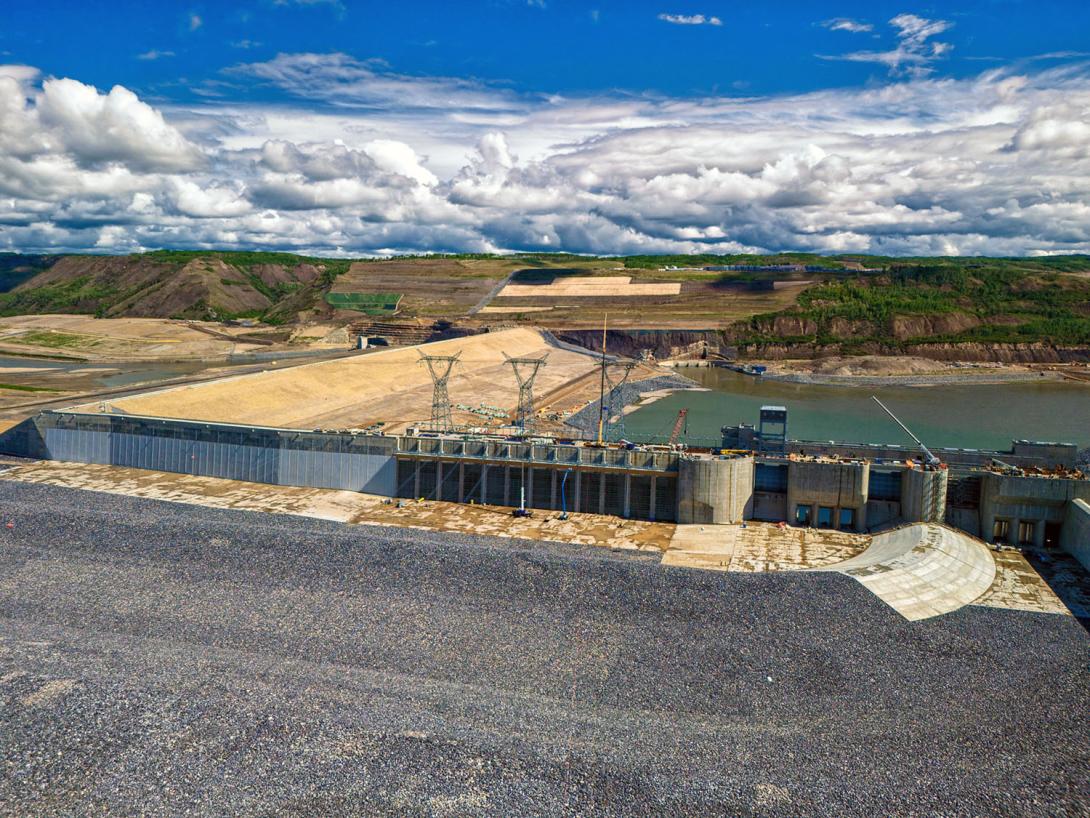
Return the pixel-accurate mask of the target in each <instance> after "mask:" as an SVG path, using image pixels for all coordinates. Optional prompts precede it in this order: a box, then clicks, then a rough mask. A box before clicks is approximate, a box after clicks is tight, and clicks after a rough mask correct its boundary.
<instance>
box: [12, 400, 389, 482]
mask: <svg viewBox="0 0 1090 818" xmlns="http://www.w3.org/2000/svg"><path fill="white" fill-rule="evenodd" d="M20 426H21V427H23V428H20V429H18V430H11V431H13V432H14V434H12V435H11V436H8V435H6V434H5V435H4V436H3V437H2V439H0V446H2V448H3V450H4V451H7V452H9V453H15V454H21V455H23V456H31V457H39V458H45V459H50V460H63V461H69V462H74V463H100V464H108V465H114V466H127V467H130V468H136V469H151V470H156V471H169V472H177V473H179V474H193V475H200V476H204V477H222V478H226V479H230V480H246V481H250V482H255V483H271V484H275V485H282V486H315V487H317V488H335V489H346V490H349V491H361V492H366V493H368V494H379V495H383V496H388V497H393V496H395V490H396V482H395V481H396V466H395V461H394V457H393V454H394V451H395V448H396V440H395V439H393V438H383V437H376V436H370V435H352V434H348V433H340V434H326V433H313V432H295V431H291V430H282V429H266V428H261V427H252V428H251V427H233V426H224V425H219V424H207V423H198V422H192V421H176V420H169V421H167V420H162V421H161V420H151V419H145V418H132V417H127V416H123V415H64V414H60V413H55V414H44V415H40V416H38V417H37V418H33V419H31V420H29V421H26V422H25V423H23V424H20ZM13 449H18V451H12V450H13Z"/></svg>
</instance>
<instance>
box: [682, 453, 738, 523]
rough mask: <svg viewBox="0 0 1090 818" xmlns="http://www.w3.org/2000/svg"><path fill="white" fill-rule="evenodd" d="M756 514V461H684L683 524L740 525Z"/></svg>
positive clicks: (730, 458) (718, 459)
mask: <svg viewBox="0 0 1090 818" xmlns="http://www.w3.org/2000/svg"><path fill="white" fill-rule="evenodd" d="M752 515H753V458H752V457H719V458H714V459H699V460H698V459H693V458H682V460H681V461H680V463H679V464H678V522H679V523H683V524H685V523H740V522H741V521H742V520H745V519H749V518H750V517H752Z"/></svg>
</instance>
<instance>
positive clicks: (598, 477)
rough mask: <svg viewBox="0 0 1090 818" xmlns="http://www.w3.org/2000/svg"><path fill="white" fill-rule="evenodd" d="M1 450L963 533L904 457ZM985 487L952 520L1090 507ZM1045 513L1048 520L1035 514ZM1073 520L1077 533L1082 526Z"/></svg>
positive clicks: (377, 445) (224, 431) (87, 434)
mask: <svg viewBox="0 0 1090 818" xmlns="http://www.w3.org/2000/svg"><path fill="white" fill-rule="evenodd" d="M0 451H3V452H4V453H7V454H13V455H18V456H23V457H33V458H38V459H51V460H62V461H71V462H79V463H100V464H109V465H115V466H127V467H131V468H139V469H151V470H157V471H168V472H177V473H181V474H194V475H201V476H209V477H223V478H229V479H236V480H246V481H252V482H260V483H270V484H277V485H294V486H314V487H320V488H333V489H344V490H349V491H360V492H366V493H369V494H375V495H379V496H384V497H390V498H421V497H422V498H425V499H433V500H444V501H449V502H461V503H481V504H490V505H498V506H509V507H517V506H519V505H525V506H526V507H527V508H534V509H543V510H558V511H559V510H566V511H572V512H589V513H596V514H609V515H615V516H618V517H626V518H632V519H640V520H656V521H667V522H679V523H683V524H684V523H700V524H722V523H738V522H741V521H743V520H763V521H769V522H787V523H789V524H792V525H802V526H813V527H817V528H829V529H839V530H845V531H855V532H865V531H875V530H882V529H885V528H889V527H891V526H895V525H899V524H903V523H912V522H925V523H935V522H943V521H946V522H951V521H950V519H949V516H950V511H951V507H950V506H949V505H948V502H947V499H948V498H947V493H948V486H949V480H950V474H949V472H948V471H947V470H946V469H945V468H924V467H921V466H919V465H915V464H906V463H905V462H903V461H902V462H897V463H892V462H891V463H870V462H866V461H841V460H835V459H828V458H802V457H801V456H799V455H794V454H787V455H767V454H759V453H727V454H720V453H715V452H690V451H686V450H683V449H679V448H673V449H671V448H669V447H664V446H639V445H630V446H618V445H610V446H595V445H592V444H588V443H585V442H581V441H556V440H549V439H533V438H530V439H518V438H504V437H499V436H494V437H489V436H482V435H434V434H406V435H385V434H381V433H364V432H353V431H320V430H306V429H284V428H275V427H264V426H242V425H236V424H222V423H208V422H201V421H189V420H179V419H175V418H155V417H135V416H131V415H117V414H103V413H94V412H79V411H74V410H67V411H55V412H45V413H42V414H40V415H38V416H36V417H33V418H30V419H28V420H26V421H24V422H23V423H21V424H19V425H18V426H15V427H13V428H12V429H9V430H8V431H6V432H5V433H3V435H0ZM974 479H976V480H977V481H978V483H979V484H980V489H979V490H980V494H979V499H978V505H977V508H976V513H975V517H974V515H973V514H971V513H970V510H969V509H966V508H963V507H957V508H954V509H953V511H954V512H955V517H956V519H957V520H960V521H961V523H962V525H961V526H958V527H960V528H962V529H963V530H968V531H969V533H972V534H977V532H979V531H980V530H983V529H984V528H985V527H986V526H988V525H992V524H993V521H994V520H1000V521H1002V520H1004V519H1006V518H1005V517H1003V516H1002V515H1003V514H1006V513H1011V512H1009V511H1008V504H1009V503H1010V502H1013V500H1014V499H1017V498H1013V499H1012V498H1011V497H1009V496H1008V494H1009V493H1010V492H1011V491H1015V490H1017V491H1021V492H1022V493H1023V494H1027V493H1029V492H1030V488H1031V487H1032V488H1033V490H1034V492H1035V493H1036V499H1035V500H1034V502H1035V503H1036V504H1037V505H1033V504H1028V503H1029V499H1031V498H1024V499H1026V503H1023V505H1022V507H1021V510H1020V511H1018V513H1019V514H1020V515H1021V516H1020V517H1018V520H1019V524H1018V526H1016V527H1015V528H1016V529H1018V530H1023V531H1025V530H1029V528H1028V526H1029V525H1030V522H1031V520H1032V521H1033V523H1032V524H1033V528H1032V530H1033V531H1034V532H1038V531H1040V532H1041V533H1042V535H1043V534H1045V533H1048V534H1050V535H1052V534H1055V536H1057V537H1058V536H1060V534H1061V533H1062V532H1063V531H1065V530H1066V528H1065V526H1066V525H1067V520H1068V517H1069V516H1070V514H1069V504H1070V501H1071V500H1072V499H1079V498H1081V499H1084V500H1085V499H1086V498H1088V497H1090V481H1086V480H1072V481H1063V480H1053V479H1046V478H1020V481H1023V482H1013V483H1012V482H1010V481H1009V480H997V479H994V476H992V475H991V474H990V473H986V474H983V475H975V476H974ZM1004 492H1007V494H1004ZM1042 509H1043V510H1042ZM1038 511H1039V513H1040V515H1042V516H1038V517H1036V518H1031V516H1030V515H1031V514H1036V513H1038ZM1046 512H1047V515H1048V516H1047V517H1046V516H1043V515H1045V514H1046ZM1071 514H1073V515H1074V516H1073V518H1072V519H1073V522H1072V526H1073V527H1072V529H1071V530H1072V531H1075V530H1077V529H1076V528H1075V527H1076V526H1078V525H1081V523H1080V522H1079V520H1081V517H1080V516H1079V514H1078V513H1077V512H1072V513H1071ZM1050 521H1053V522H1050ZM951 524H952V525H956V522H951ZM1056 525H1059V528H1055V526H1056ZM970 528H975V529H976V530H975V531H973V530H969V529H970ZM996 530H997V531H999V529H996ZM1004 530H1006V531H1008V532H1009V531H1010V530H1012V529H1010V528H1008V529H1004ZM999 533H1000V534H1002V531H999ZM1072 537H1074V535H1072ZM1068 539H1070V537H1069V538H1068Z"/></svg>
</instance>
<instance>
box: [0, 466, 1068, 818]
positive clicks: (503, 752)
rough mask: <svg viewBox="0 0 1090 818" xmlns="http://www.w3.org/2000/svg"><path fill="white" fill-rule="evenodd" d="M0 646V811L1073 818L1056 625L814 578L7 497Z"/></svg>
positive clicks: (118, 502) (1061, 630)
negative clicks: (909, 602) (908, 603)
mask: <svg viewBox="0 0 1090 818" xmlns="http://www.w3.org/2000/svg"><path fill="white" fill-rule="evenodd" d="M8 521H10V522H12V523H13V525H14V527H13V528H7V527H6V524H7V522H8ZM0 617H2V622H3V627H2V629H0V696H2V697H3V706H2V709H0V763H2V764H3V768H4V775H3V778H2V779H0V811H2V812H3V813H5V814H13V815H16V814H17V815H51V814H87V813H92V812H93V813H96V814H107V813H109V814H126V815H128V814H134V813H137V812H142V813H144V814H183V813H184V814H202V815H225V814H270V813H277V814H288V815H316V814H335V815H346V814H359V815H368V816H383V815H391V816H393V815H397V816H402V815H452V816H453V815H456V816H462V815H474V816H475V815H487V816H504V817H505V818H506V816H533V815H573V816H575V815H578V816H593V815H652V814H654V815H693V816H717V815H724V816H726V815H730V816H756V815H759V816H765V815H768V816H802V815H821V816H852V815H859V816H878V815H882V816H910V815H911V816H933V815H943V816H982V815H987V816H1042V815H1050V816H1063V815H1066V816H1075V815H1079V816H1085V815H1087V814H1090V777H1088V776H1087V769H1088V765H1090V636H1088V635H1087V633H1086V631H1084V630H1083V629H1082V628H1081V627H1080V626H1079V624H1078V623H1077V622H1076V621H1075V620H1074V619H1072V618H1071V617H1065V616H1057V615H1047V614H1031V613H1019V612H1013V611H1004V610H998V609H988V608H973V607H970V608H965V609H962V610H961V611H958V612H956V613H954V614H951V615H948V616H944V617H940V618H937V619H933V620H927V621H924V622H918V623H909V622H906V621H905V620H903V619H902V618H901V617H900V616H898V615H897V614H896V613H894V612H893V611H892V610H891V609H889V608H887V607H886V606H885V605H883V604H882V603H881V602H880V601H878V600H877V599H875V598H874V597H873V596H871V595H870V594H869V593H868V592H867V591H866V590H864V589H863V588H862V586H860V585H859V584H858V583H856V582H854V581H853V580H851V579H849V578H847V577H842V576H839V575H836V574H817V573H815V574H809V573H797V574H728V573H713V572H702V571H693V570H687V569H672V568H664V567H662V566H660V565H658V564H657V562H655V561H654V560H653V559H648V558H647V557H641V556H638V555H637V556H629V555H624V554H612V553H611V552H609V551H606V550H604V549H590V548H587V549H579V548H576V547H571V546H561V545H553V544H548V543H531V542H526V541H519V540H511V539H491V540H490V539H487V538H473V537H466V536H461V535H454V534H437V533H432V532H426V531H413V530H406V529H384V528H375V527H351V526H344V525H340V524H335V523H325V522H321V521H314V520H307V519H304V518H293V517H288V516H273V515H263V514H258V513H249V512H233V511H216V510H210V509H204V508H198V507H193V506H184V505H174V504H169V503H162V502H157V501H150V500H139V499H133V498H123V497H117V496H111V495H105V494H97V493H92V492H80V491H76V490H71V489H62V488H56V487H51V486H38V485H22V484H16V483H4V484H3V485H0Z"/></svg>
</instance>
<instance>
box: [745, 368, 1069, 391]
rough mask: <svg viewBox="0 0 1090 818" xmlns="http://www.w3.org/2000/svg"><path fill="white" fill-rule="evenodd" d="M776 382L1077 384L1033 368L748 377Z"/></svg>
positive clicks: (850, 385)
mask: <svg viewBox="0 0 1090 818" xmlns="http://www.w3.org/2000/svg"><path fill="white" fill-rule="evenodd" d="M750 377H755V378H758V377H759V378H761V379H763V380H770V381H776V382H778V383H794V384H800V385H803V386H844V387H882V386H917V387H928V386H988V385H997V384H1007V383H1040V382H1042V381H1047V382H1050V383H1061V382H1066V383H1075V384H1077V383H1079V381H1078V380H1076V379H1074V378H1065V377H1064V376H1063V375H1062V374H1061V373H1059V372H1046V371H1036V370H1024V371H998V372H987V373H984V372H981V373H979V374H976V373H973V374H970V373H967V372H950V373H943V372H936V373H932V374H922V373H921V374H918V375H824V374H820V373H810V372H766V373H765V374H763V375H759V376H750Z"/></svg>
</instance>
